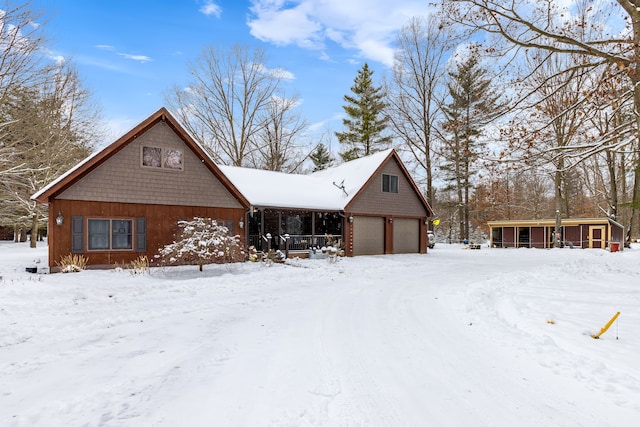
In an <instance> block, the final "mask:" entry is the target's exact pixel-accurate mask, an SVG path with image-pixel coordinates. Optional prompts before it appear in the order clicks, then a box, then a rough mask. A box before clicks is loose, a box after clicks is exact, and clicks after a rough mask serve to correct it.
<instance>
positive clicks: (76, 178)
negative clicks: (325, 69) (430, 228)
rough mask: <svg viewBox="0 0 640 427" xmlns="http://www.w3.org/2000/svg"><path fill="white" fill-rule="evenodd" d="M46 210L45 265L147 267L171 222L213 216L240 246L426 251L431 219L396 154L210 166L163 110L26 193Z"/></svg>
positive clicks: (168, 235) (172, 229)
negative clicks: (315, 163) (74, 260)
mask: <svg viewBox="0 0 640 427" xmlns="http://www.w3.org/2000/svg"><path fill="white" fill-rule="evenodd" d="M32 198H33V199H35V200H36V201H37V202H39V203H43V204H47V205H48V206H49V221H48V229H49V266H50V267H51V269H52V271H55V267H56V262H58V261H59V260H60V259H61V258H62V257H63V256H66V255H68V254H82V255H84V256H85V257H86V258H87V259H88V265H90V266H93V267H108V266H112V265H114V264H121V263H127V262H130V261H132V260H134V259H136V258H138V257H139V256H141V255H146V256H147V257H149V258H150V259H151V258H152V257H153V256H154V255H155V254H157V253H158V249H159V248H161V247H163V246H164V245H166V244H168V243H171V242H172V241H173V239H174V235H175V233H176V231H177V223H178V221H179V220H181V219H189V218H192V217H195V216H200V217H206V218H212V219H215V220H217V221H219V222H221V223H222V224H224V225H226V226H227V227H228V228H229V229H230V231H231V232H232V233H235V234H239V235H240V236H241V238H243V239H244V241H245V243H246V244H247V246H249V245H254V246H257V247H258V248H259V249H261V250H266V249H269V248H276V247H278V248H282V249H287V250H290V251H292V252H296V251H298V252H304V253H307V252H308V250H309V248H311V247H321V246H325V245H327V244H340V245H341V247H343V248H344V250H345V253H346V255H347V256H353V255H365V254H391V253H425V252H426V250H427V249H426V248H427V223H428V218H429V217H430V216H432V211H431V208H430V207H429V205H428V204H427V202H426V201H425V199H424V197H423V196H422V194H421V193H420V191H419V190H418V188H417V186H416V184H415V183H414V181H413V180H412V179H411V176H410V175H409V173H408V172H407V170H406V168H405V166H404V165H403V163H402V161H401V159H400V157H399V156H398V154H397V153H396V152H395V151H394V150H386V151H383V152H380V153H376V154H374V155H372V156H369V157H366V158H362V159H358V160H354V161H351V162H348V163H344V164H342V165H340V166H338V167H335V168H331V169H327V170H324V171H320V172H316V173H314V174H311V175H296V174H285V173H279V172H269V171H263V170H256V169H247V168H238V167H230V166H218V165H216V164H214V162H213V161H212V159H211V158H210V157H209V156H208V155H207V154H206V152H205V151H204V149H203V148H202V147H201V146H200V145H198V144H197V143H196V142H195V141H194V140H193V139H192V138H191V137H190V135H189V134H188V133H187V132H186V131H185V130H184V129H183V128H182V127H181V126H180V124H179V123H178V122H177V121H176V120H175V119H174V118H173V116H171V114H170V113H169V112H168V111H167V110H166V109H165V108H161V109H160V110H158V111H157V112H155V113H154V114H152V115H151V116H150V117H149V118H147V119H146V120H144V121H143V122H142V123H140V124H139V125H138V126H136V127H135V128H133V129H132V130H131V131H129V132H128V133H127V134H125V135H124V136H122V137H121V138H119V139H118V140H116V141H115V142H114V143H112V144H111V145H109V146H107V147H106V148H104V149H103V150H101V151H99V152H97V153H95V154H94V155H92V156H90V157H88V158H87V159H85V160H84V161H83V162H81V163H80V164H78V165H77V166H75V167H74V168H73V169H71V170H70V171H68V172H67V173H66V174H64V175H63V176H61V177H60V178H58V179H57V180H55V181H54V182H52V183H50V184H49V185H47V186H46V187H45V188H43V189H42V190H40V191H39V192H38V193H36V194H34V195H33V196H32Z"/></svg>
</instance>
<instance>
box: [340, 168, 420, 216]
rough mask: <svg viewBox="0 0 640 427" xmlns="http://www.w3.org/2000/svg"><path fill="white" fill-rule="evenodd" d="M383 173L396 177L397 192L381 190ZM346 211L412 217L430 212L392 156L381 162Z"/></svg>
mask: <svg viewBox="0 0 640 427" xmlns="http://www.w3.org/2000/svg"><path fill="white" fill-rule="evenodd" d="M385 174H386V175H394V176H397V177H398V192H397V193H387V192H383V191H382V175H385ZM348 211H349V212H351V213H353V215H376V216H379V215H389V216H394V215H397V216H407V217H413V218H419V217H426V216H430V214H431V213H430V212H428V211H427V209H426V207H425V205H424V203H423V202H422V201H421V200H420V198H419V196H418V195H417V194H416V191H415V189H414V187H413V185H412V184H411V183H410V182H409V180H408V179H407V177H406V176H405V174H404V172H403V171H402V169H401V168H400V166H399V165H398V163H397V161H396V159H395V158H394V157H391V158H390V159H389V160H388V161H387V162H385V163H384V164H383V166H382V167H381V168H380V170H379V171H378V172H377V173H376V174H375V175H374V176H373V178H372V179H371V180H370V181H369V183H368V184H367V186H366V187H365V188H364V189H363V190H362V191H361V193H360V194H358V195H357V196H356V198H355V199H354V200H353V201H352V202H351V203H350V204H349V206H348Z"/></svg>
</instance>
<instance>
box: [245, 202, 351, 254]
mask: <svg viewBox="0 0 640 427" xmlns="http://www.w3.org/2000/svg"><path fill="white" fill-rule="evenodd" d="M247 224H248V226H247V245H248V246H254V247H255V248H256V249H257V250H258V251H262V252H267V251H268V250H269V249H279V250H281V251H283V252H288V253H308V251H309V249H311V248H322V247H324V246H337V247H339V248H342V247H343V244H344V238H343V235H342V230H343V228H344V227H343V225H344V214H343V213H342V212H323V211H309V210H292V209H287V210H280V209H267V208H253V209H252V210H251V211H250V213H249V214H248V218H247Z"/></svg>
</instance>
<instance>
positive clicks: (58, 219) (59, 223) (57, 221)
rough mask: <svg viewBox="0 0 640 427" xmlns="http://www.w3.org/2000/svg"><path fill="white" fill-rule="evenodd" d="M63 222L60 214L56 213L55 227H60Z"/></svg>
mask: <svg viewBox="0 0 640 427" xmlns="http://www.w3.org/2000/svg"><path fill="white" fill-rule="evenodd" d="M63 221H64V217H63V216H62V212H60V211H58V216H57V217H56V225H62V222H63Z"/></svg>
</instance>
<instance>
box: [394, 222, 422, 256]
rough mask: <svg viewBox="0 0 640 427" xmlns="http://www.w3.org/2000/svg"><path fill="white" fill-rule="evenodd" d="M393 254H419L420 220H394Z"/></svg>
mask: <svg viewBox="0 0 640 427" xmlns="http://www.w3.org/2000/svg"><path fill="white" fill-rule="evenodd" d="M393 252H394V253H396V254H415V253H418V252H420V220H419V219H407V218H394V220H393Z"/></svg>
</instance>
